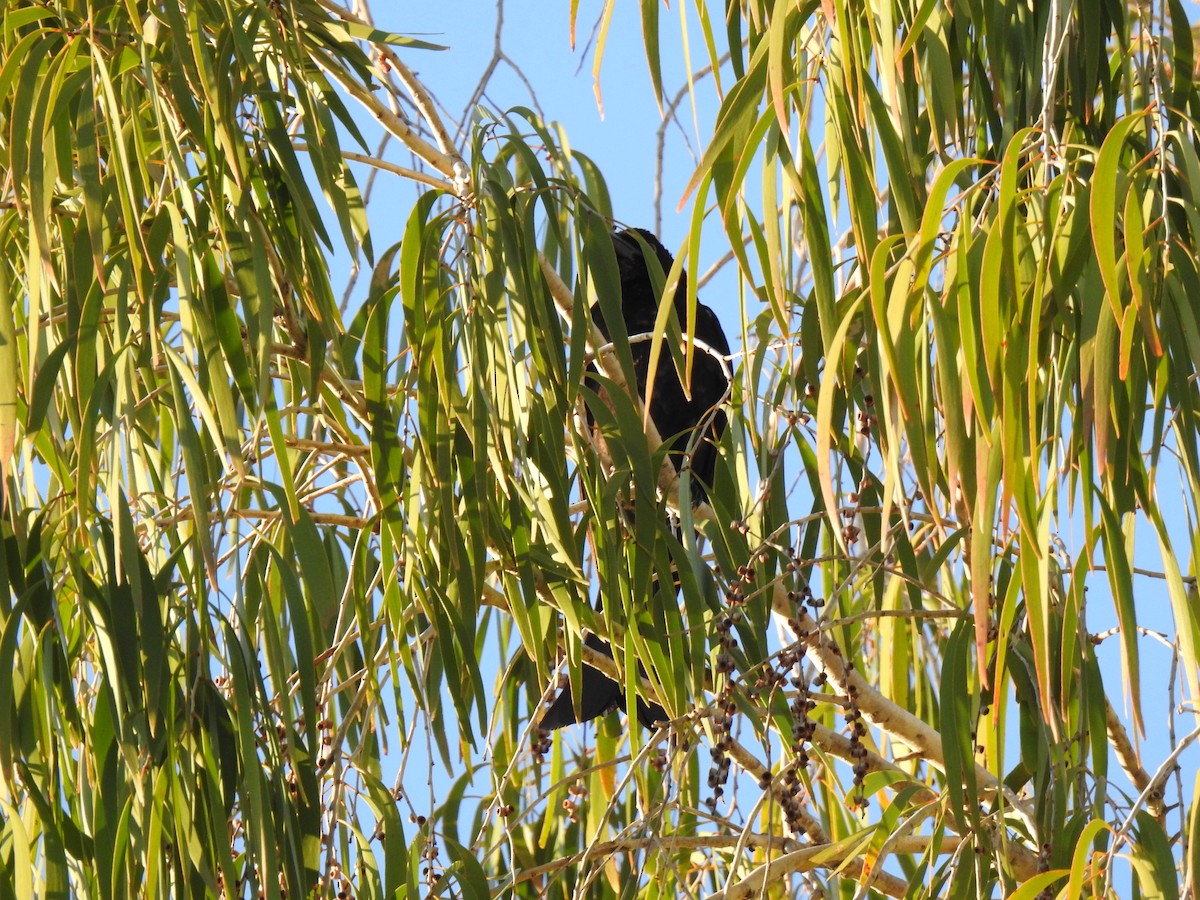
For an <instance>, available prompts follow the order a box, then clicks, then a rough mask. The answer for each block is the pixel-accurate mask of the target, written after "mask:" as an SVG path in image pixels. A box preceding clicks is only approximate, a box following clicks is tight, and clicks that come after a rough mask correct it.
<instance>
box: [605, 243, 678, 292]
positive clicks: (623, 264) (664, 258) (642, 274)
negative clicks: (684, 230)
mask: <svg viewBox="0 0 1200 900" xmlns="http://www.w3.org/2000/svg"><path fill="white" fill-rule="evenodd" d="M635 235H636V236H635ZM638 238H641V239H642V241H644V242H645V244H646V246H647V247H649V248H650V249H651V250H653V251H654V255H655V256H657V257H658V264H659V266H660V267H661V268H662V272H663V277H664V278H665V277H666V276H667V274H668V273H669V272H670V271H671V266H672V265H674V264H675V257H673V256H672V255H671V251H669V250H668V249H667V248H666V247H664V246H663V245H662V242H661V241H660V240H659V239H658V238H657V237H655V236H654V235H653V234H652V233H650V232H649V231H647V230H646V229H645V228H626V229H624V230H623V231H618V232H615V233H614V234H613V236H612V239H613V250H614V251H616V254H617V267H618V269H619V270H620V273H621V288H622V290H623V292H624V294H625V295H626V296H628V295H629V294H630V290H629V288H630V287H631V286H634V285H648V284H650V283H651V279H650V269H649V266H648V265H647V264H646V258H645V256H644V255H643V253H642V245H641V244H640V243H638ZM675 295H676V297H677V298H678V297H681V296H682V297H686V296H687V273H686V272H684V273H681V274H680V276H679V285H678V287H677V288H676V290H675Z"/></svg>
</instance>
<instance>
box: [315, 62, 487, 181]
mask: <svg viewBox="0 0 1200 900" xmlns="http://www.w3.org/2000/svg"><path fill="white" fill-rule="evenodd" d="M312 58H313V61H314V62H315V63H316V64H317V65H319V66H320V67H321V69H322V70H323V71H324V72H326V73H327V74H328V75H330V76H332V77H333V79H334V80H335V81H337V83H338V84H339V85H340V86H341V87H342V89H343V90H345V91H346V93H347V94H349V95H350V96H351V97H353V98H354V99H355V100H357V101H358V102H359V103H360V104H361V105H362V107H363V108H364V109H366V110H367V112H369V113H370V114H371V115H372V116H373V117H374V118H375V120H376V121H377V122H378V123H379V125H380V127H382V128H384V129H385V130H386V131H388V132H389V133H391V134H393V135H395V137H396V138H398V139H399V140H400V141H401V142H402V143H403V144H404V146H406V147H407V148H408V149H409V150H411V151H412V152H413V153H414V154H416V156H418V157H419V158H420V159H423V160H424V161H425V162H427V163H429V165H431V166H433V167H434V168H435V169H437V170H438V171H439V172H441V173H442V174H443V175H445V176H446V177H447V178H449V179H450V180H452V181H453V182H454V184H455V188H456V190H455V194H456V195H457V196H458V197H459V198H460V199H465V198H466V196H467V193H468V191H467V184H468V182H469V174H468V169H467V167H466V163H464V162H463V160H462V157H461V156H459V155H458V154H457V153H453V154H449V153H444V152H442V151H441V150H440V149H439V148H437V147H435V146H433V144H430V143H429V142H428V141H427V140H425V139H424V138H423V137H421V136H420V135H419V134H418V133H417V131H416V129H414V128H413V127H412V126H411V125H409V124H408V123H407V122H405V121H404V119H402V118H401V117H400V116H398V115H397V114H396V113H395V112H394V111H393V110H390V109H388V108H387V107H386V106H384V104H383V103H381V102H380V100H379V98H378V97H376V96H375V95H374V94H373V93H372V92H371V91H369V90H368V89H367V88H365V87H364V86H363V85H361V84H359V83H358V82H356V81H354V80H353V79H352V78H351V77H350V76H349V74H348V73H347V72H344V71H342V70H341V69H340V68H339V67H337V66H334V65H327V64H326V61H325V58H324V55H323V54H321V53H314V54H313V57H312Z"/></svg>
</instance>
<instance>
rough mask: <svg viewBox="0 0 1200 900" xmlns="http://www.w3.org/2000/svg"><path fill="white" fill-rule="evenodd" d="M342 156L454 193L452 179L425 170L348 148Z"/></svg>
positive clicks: (298, 144)
mask: <svg viewBox="0 0 1200 900" xmlns="http://www.w3.org/2000/svg"><path fill="white" fill-rule="evenodd" d="M292 149H293V150H298V151H301V152H306V151H307V150H308V145H307V144H305V143H303V142H296V143H293V144H292ZM342 158H343V159H348V160H350V161H351V162H356V163H362V164H363V165H365V166H372V167H374V168H376V169H382V170H383V171H385V172H391V173H392V174H393V175H399V176H400V177H401V178H407V179H408V180H409V181H418V182H420V183H421V184H425V185H428V186H429V187H434V188H439V189H441V190H444V191H450V192H451V193H455V191H456V189H455V185H454V182H453V181H448V180H446V179H444V178H435V177H434V176H432V175H430V174H429V173H427V172H421V171H418V170H417V169H409V168H407V167H405V166H398V165H396V164H395V163H393V162H388V161H387V160H386V159H380V158H379V157H377V156H367V155H366V154H365V153H354V152H353V151H350V150H343V151H342Z"/></svg>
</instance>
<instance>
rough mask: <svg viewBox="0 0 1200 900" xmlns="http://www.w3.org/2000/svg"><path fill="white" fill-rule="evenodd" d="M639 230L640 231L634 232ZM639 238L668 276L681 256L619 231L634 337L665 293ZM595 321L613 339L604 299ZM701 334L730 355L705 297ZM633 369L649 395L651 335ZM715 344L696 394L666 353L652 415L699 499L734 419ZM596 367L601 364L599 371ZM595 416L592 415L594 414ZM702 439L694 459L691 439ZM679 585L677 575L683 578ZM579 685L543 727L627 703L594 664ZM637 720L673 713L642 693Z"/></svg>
mask: <svg viewBox="0 0 1200 900" xmlns="http://www.w3.org/2000/svg"><path fill="white" fill-rule="evenodd" d="M635 235H636V237H635ZM638 237H640V238H641V240H642V241H643V242H644V243H645V244H646V246H647V247H648V248H649V249H650V250H651V251H653V253H654V255H655V256H656V257H657V260H658V265H659V267H660V268H661V269H662V272H663V275H664V276H665V275H666V274H667V273H668V272H670V271H671V266H672V265H673V264H674V262H675V260H674V258H673V257H672V256H671V253H670V252H669V251H668V250H667V248H666V247H664V246H663V245H662V244H661V243H660V242H659V240H658V238H656V237H655V236H654V235H653V234H651V233H650V232H649V231H646V230H645V229H642V228H630V229H626V230H624V231H619V232H617V233H615V234H614V235H613V236H612V240H613V250H614V251H615V252H616V256H617V267H618V270H619V272H620V275H621V316H622V318H623V319H624V320H625V333H626V334H627V335H628V336H629V337H630V338H634V337H637V336H638V335H643V334H650V333H652V332H653V331H654V323H655V320H656V318H657V317H658V301H659V295H658V293H657V292H656V291H655V290H654V283H653V281H652V280H651V278H650V268H649V265H648V261H647V258H646V256H645V255H644V254H643V250H642V245H641V243H639V241H638ZM674 303H675V314H676V316H677V318H678V319H679V325H680V328H682V329H685V330H686V328H687V274H686V273H681V274H680V277H679V284H678V286H677V287H676V289H675V296H674ZM591 312H592V321H593V322H595V323H596V326H597V327H598V328H599V329H600V331H601V332H602V333H603V334H604V336H605V338H609V337H610V334H609V329H608V328H607V326H606V325H605V322H604V313H603V311H602V310H601V308H600V304H599V303H594V304H592V310H591ZM694 338H695V340H697V341H700V342H703V343H704V344H705V345H706V346H707V347H708V348H710V349H711V351H712V353H717V354H720V355H721V356H722V357H725V358H728V356H729V341H728V340H726V338H725V332H724V330H722V328H721V323H720V321H719V320H718V319H717V316H716V314H715V313H714V312H713V311H712V310H711V309H709V308H708V307H707V306H705V305H704V304H703V303H699V302H697V304H696V327H695V330H694ZM630 349H631V351H632V354H633V368H634V374H635V376H636V378H637V389H638V394H639V396H641V398H642V400H643V401H644V400H645V398H646V380H647V374H648V372H649V368H650V350H651V342H650V341H648V340H643V341H636V342H634V343H632V344H631V346H630ZM712 353H710V352H709V351H708V350H706V349H704V348H702V347H700V346H696V347H695V349H694V350H693V362H692V376H691V382H690V387H691V397H690V398H689V397H688V396H687V394H686V393H685V391H684V389H683V385H682V383H681V382H680V380H679V373H678V372H677V371H676V368H675V364H674V363H673V362H672V360H671V357H670V356H669V355H668V354H667V353H663V354H662V355H661V356H660V357H659V361H658V367H657V369H656V371H655V375H654V390H653V392H652V394H651V397H650V418H651V420H652V421H653V422H654V425H655V427H656V428H657V429H658V433H659V436H660V437H661V438H662V439H663V441H664V442H666V443H667V445H668V447H669V450H668V456H669V458H670V460H671V462H672V463H673V464H674V466H675V469H676V471H682V470H683V468H684V466H685V464H686V465H687V468H688V470H689V471H690V473H691V475H692V479H693V480H692V501H693V503H700V502H702V501H704V500H706V499H707V498H708V489H709V488H711V487H712V481H713V474H714V472H715V469H716V463H717V442H718V441H720V439H721V435H722V434H723V433H724V431H725V426H726V424H727V420H726V417H725V412H724V411H723V410H722V409H721V408H720V404H721V403H722V401H724V399H725V395H726V394H727V393H728V390H729V378H728V376H727V374H726V372H727V369H726V367H725V364H724V363H723V361H721V360H718V359H716V358H714V357H713V355H712ZM592 371H594V370H592ZM588 419H589V422H590V420H591V415H590V414H589V416H588ZM701 425H703V426H704V432H703V437H702V438H701V439H700V440H695V431H696V429H697V428H698V427H700V426H701ZM693 442H694V443H695V446H694V448H693V450H692V453H691V457H690V462H689V458H688V452H687V451H688V446H689V444H692V443H693ZM676 590H678V581H676ZM584 644H585V645H586V646H588V647H591V648H592V649H593V650H597V651H599V652H601V653H603V654H605V655H606V656H609V657H611V656H612V649H611V648H610V647H609V645H608V643H607V642H605V641H603V640H601V639H600V638H598V637H596V635H594V634H591V635H588V636H587V638H586V639H585V641H584ZM582 675H583V681H582V684H581V691H580V705H581V707H582V708H581V709H580V710H579V713H578V714H576V711H575V707H574V705H573V704H572V702H571V692H570V690H564V691H563V692H562V693H561V694H559V696H558V698H557V699H556V700H555V701H554V703H553V704H551V705H550V707H549V708H548V709H547V710H546V712H545V714H544V715H543V716H542V719H541V721H540V722H539V723H538V724H539V726H540V727H541V728H543V729H547V730H550V729H555V728H562V727H564V726H566V725H571V724H573V723H575V722H587V721H589V720H591V719H594V718H596V717H597V716H601V715H604V713H606V712H608V711H609V710H610V709H613V708H614V707H619V706H624V704H625V694H624V691H623V690H622V688H621V685H620V684H619V683H618V682H616V681H614V680H613V679H611V678H609V677H608V676H607V675H605V674H604V673H602V672H600V671H599V670H598V669H593V668H592V667H591V666H588V665H585V666H584V667H583V673H582ZM637 709H638V721H639V722H641V724H642V725H643V726H644V727H646V728H652V727H654V725H655V724H656V723H658V722H664V721H667V719H668V716H667V714H666V710H664V709H663V708H662V707H661V706H659V705H658V704H657V703H647V702H646V701H644V700H643V699H642V698H641V697H638V701H637Z"/></svg>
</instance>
